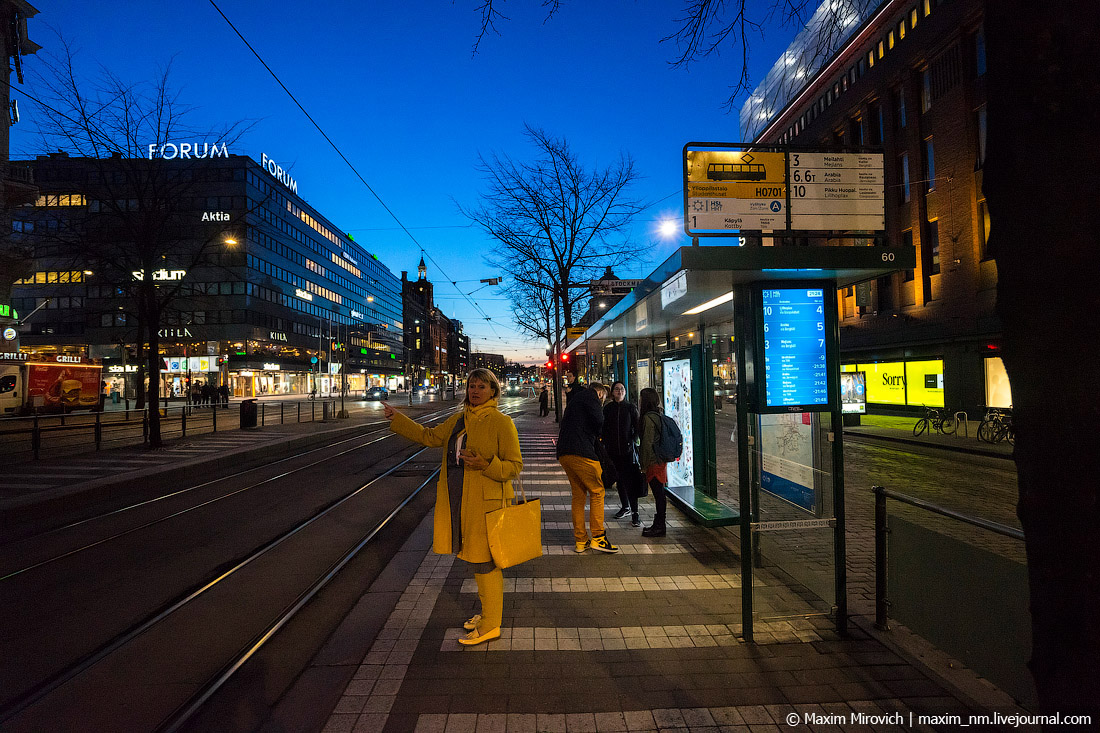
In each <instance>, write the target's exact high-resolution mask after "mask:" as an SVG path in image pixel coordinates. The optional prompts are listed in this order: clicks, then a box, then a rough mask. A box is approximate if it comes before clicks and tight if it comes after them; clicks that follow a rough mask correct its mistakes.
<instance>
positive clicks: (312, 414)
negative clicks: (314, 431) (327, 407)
mask: <svg viewBox="0 0 1100 733" xmlns="http://www.w3.org/2000/svg"><path fill="white" fill-rule="evenodd" d="M309 421H310V422H317V403H316V402H310V403H309Z"/></svg>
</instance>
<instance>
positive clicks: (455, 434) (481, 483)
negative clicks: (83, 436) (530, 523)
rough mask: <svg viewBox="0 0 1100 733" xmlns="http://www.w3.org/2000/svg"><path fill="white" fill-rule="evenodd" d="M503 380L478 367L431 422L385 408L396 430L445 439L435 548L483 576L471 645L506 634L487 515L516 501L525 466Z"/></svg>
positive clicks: (467, 639)
mask: <svg viewBox="0 0 1100 733" xmlns="http://www.w3.org/2000/svg"><path fill="white" fill-rule="evenodd" d="M499 397H500V382H498V381H497V378H496V375H494V374H493V373H492V372H490V371H489V370H488V369H474V370H473V371H471V372H470V375H469V377H467V379H466V400H465V403H464V408H463V410H462V411H461V412H459V413H456V414H455V415H452V416H451V417H449V418H448V419H447V420H445V421H444V422H443V423H442V424H441V425H438V426H436V427H433V428H427V427H424V426H422V425H419V424H417V423H415V422H413V421H412V420H411V419H409V418H408V417H406V416H405V415H403V414H401V413H400V412H398V411H397V410H395V409H394V408H393V407H392V406H391V405H390V404H389V403H388V402H387V403H384V404H383V407H382V409H383V412H384V413H385V415H386V418H387V419H389V420H390V430H392V431H393V432H395V433H397V434H398V435H403V436H405V437H406V438H408V439H409V440H412V441H413V442H416V443H420V444H421V445H426V446H428V447H439V446H446V449H445V450H444V452H443V468H442V470H441V471H440V474H439V482H438V484H437V485H436V497H435V526H434V533H433V538H432V549H433V550H434V551H435V552H436V553H438V554H441V555H448V554H455V555H456V556H457V557H458V559H459V560H463V561H464V562H466V563H468V564H469V565H470V568H471V570H472V571H473V574H474V580H476V581H477V594H478V598H479V600H480V601H481V613H478V614H474V616H473V617H472V618H471V619H469V620H468V621H466V623H464V624H463V628H465V629H466V630H467V631H469V633H468V634H466V635H465V636H462V637H460V638H459V640H458V642H459V643H460V644H465V645H473V644H481V643H482V642H486V641H490V640H492V639H496V638H498V637H499V636H500V625H501V621H502V617H503V614H504V574H503V573H502V572H501V570H500V568H498V567H496V565H495V564H494V563H493V556H492V554H491V553H490V551H489V534H488V531H487V529H486V526H485V515H486V514H488V513H489V512H492V511H495V510H497V509H500V508H501V506H502V505H503V504H505V503H509V504H510V503H511V502H512V500H513V498H514V497H515V494H514V493H513V490H512V480H513V479H516V478H518V477H519V475H520V472H521V471H522V470H523V457H522V455H520V449H519V434H518V433H517V432H516V425H515V423H514V422H512V418H510V417H508V416H507V415H505V414H504V413H502V412H501V411H500V410H498V409H497V398H499Z"/></svg>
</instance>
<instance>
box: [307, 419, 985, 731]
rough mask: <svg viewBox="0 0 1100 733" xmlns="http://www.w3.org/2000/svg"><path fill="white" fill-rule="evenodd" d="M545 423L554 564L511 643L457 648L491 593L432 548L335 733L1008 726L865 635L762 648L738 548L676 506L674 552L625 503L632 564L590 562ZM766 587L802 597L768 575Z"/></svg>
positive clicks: (509, 590) (508, 605)
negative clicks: (749, 626)
mask: <svg viewBox="0 0 1100 733" xmlns="http://www.w3.org/2000/svg"><path fill="white" fill-rule="evenodd" d="M534 414H535V413H534V412H532V413H528V414H525V415H522V416H518V417H517V418H516V422H517V426H518V427H519V432H520V440H521V444H522V447H523V454H524V460H525V469H524V484H525V486H526V491H527V494H528V496H529V497H530V496H532V495H534V496H539V497H540V498H542V500H543V501H544V507H543V521H544V525H543V542H544V544H545V554H544V556H543V557H542V558H539V559H537V560H534V561H532V562H529V563H526V564H524V565H521V566H519V567H516V568H511V569H509V570H506V571H505V579H506V589H505V613H504V617H505V618H504V627H503V629H502V635H501V638H500V639H498V640H495V641H492V642H489V643H487V644H483V645H480V646H477V647H463V646H461V645H459V644H458V643H457V638H458V636H459V634H460V633H462V632H461V629H460V627H461V623H462V621H464V620H465V619H466V618H468V617H469V616H470V615H471V614H472V613H473V612H474V610H475V607H476V589H475V587H474V584H473V582H472V580H471V579H470V578H469V577H468V574H467V572H466V569H465V567H463V564H462V563H456V562H454V560H453V558H452V557H451V556H437V555H434V554H432V553H431V552H430V551H429V550H428V548H427V543H426V542H425V543H424V555H423V561H422V562H421V563H420V566H419V569H418V570H416V572H415V575H414V576H413V578H412V580H411V582H409V584H408V586H407V587H406V588H405V589H404V591H403V592H402V593H401V594H400V600H398V602H397V605H396V607H395V608H394V610H393V612H392V614H390V616H389V618H388V620H387V621H386V622H385V624H384V625H383V627H382V629H381V631H380V632H379V633H378V634H377V636H376V638H375V639H374V642H373V645H372V646H371V647H370V651H369V652H368V653H367V654H366V656H365V658H363V659H362V661H361V663H359V664H358V666H357V667H356V669H355V672H354V679H352V681H351V682H350V683H349V684H348V685H347V687H346V688H345V689H344V690H343V694H342V696H341V697H340V698H339V701H338V703H337V705H336V707H335V709H334V710H333V711H332V713H331V715H330V716H329V718H328V722H327V725H326V726H325V728H324V730H325V731H331V732H336V731H356V732H368V731H369V732H371V733H375V732H377V731H386V732H387V733H391V732H392V733H397V732H399V731H421V732H424V733H428V732H438V733H460V732H462V731H469V732H470V733H481V732H484V731H554V732H557V733H573V732H574V731H577V732H580V731H584V732H602V731H657V730H677V731H708V732H709V731H778V730H781V729H782V730H787V729H792V730H810V729H813V730H826V729H828V730H934V729H935V730H939V729H948V728H953V727H954V726H955V724H958V723H966V722H968V715H970V714H991V711H990V710H988V709H980V710H979V709H976V708H973V707H968V706H970V705H971V703H970V702H969V699H968V698H964V696H962V695H959V694H958V693H957V692H955V691H953V690H951V689H947V688H946V687H945V686H944V685H943V684H941V682H939V681H937V679H936V678H934V677H933V676H932V675H929V674H927V672H926V670H925V669H924V668H923V667H921V666H920V665H915V664H913V663H911V662H910V661H909V660H908V658H907V657H904V656H902V655H899V654H898V653H895V652H894V651H892V650H891V649H890V648H888V647H887V646H886V645H884V644H883V643H882V642H881V641H879V640H877V639H875V638H873V637H872V636H870V635H869V634H868V633H866V632H865V631H863V630H862V629H861V628H860V627H858V626H855V627H853V629H852V631H851V633H850V634H849V636H847V637H845V638H841V637H839V636H838V635H837V634H836V633H835V631H834V630H833V622H832V620H831V619H829V618H827V617H825V616H820V615H791V616H789V617H787V618H783V619H772V620H770V621H759V620H758V621H757V622H756V623H755V641H756V643H753V644H748V643H745V642H744V641H743V639H742V638H741V637H740V633H741V593H740V586H741V574H740V566H739V560H738V558H737V555H736V554H735V550H736V547H737V545H736V543H731V542H730V538H731V535H729V533H728V532H716V531H714V530H708V529H705V528H702V527H698V526H695V525H692V524H690V523H689V522H687V521H686V520H685V519H683V518H682V517H681V516H680V515H678V513H677V512H676V511H675V509H673V508H672V507H671V506H670V522H669V532H668V536H667V537H664V538H643V537H641V535H640V532H639V530H637V529H633V528H631V527H630V526H629V523H628V522H616V521H614V520H612V519H611V516H610V515H611V514H612V513H614V511H615V510H616V509H617V508H618V506H617V505H618V501H617V499H615V498H610V499H609V500H608V502H607V510H606V514H607V517H608V536H609V538H610V539H611V540H612V541H613V542H615V543H616V544H618V545H619V546H620V547H621V548H622V551H621V552H620V553H618V554H614V555H609V554H602V553H597V552H595V551H592V550H589V551H588V552H585V553H583V554H577V553H575V552H573V537H572V531H571V525H570V519H569V501H568V496H569V489H568V483H567V482H566V480H565V477H564V474H563V473H562V472H561V471H560V469H559V468H558V465H557V462H556V461H555V459H554V451H553V442H552V440H553V437H554V435H555V434H556V424H555V423H554V422H553V419H552V418H550V419H545V420H544V419H540V418H537V417H535V416H534ZM754 587H759V588H760V589H761V590H762V591H766V590H769V589H770V590H772V591H774V592H777V593H781V592H784V591H785V590H786V589H785V588H783V587H782V583H781V582H780V580H779V579H777V578H775V577H772V576H770V575H769V574H767V573H766V572H762V573H759V574H757V575H756V576H755V578H754ZM922 715H923V716H941V717H930V718H925V719H924V720H922V719H921V718H920V716H922ZM861 716H862V717H861ZM942 716H958V718H950V717H946V718H945V717H942Z"/></svg>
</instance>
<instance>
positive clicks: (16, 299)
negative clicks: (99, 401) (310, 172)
mask: <svg viewBox="0 0 1100 733" xmlns="http://www.w3.org/2000/svg"><path fill="white" fill-rule="evenodd" d="M143 152H144V151H143ZM13 166H19V167H23V168H25V169H27V170H29V171H30V172H31V173H32V174H33V176H34V178H35V180H37V181H39V189H40V190H39V194H38V197H37V200H36V201H35V202H34V204H32V205H28V206H24V207H21V208H20V209H18V210H16V211H15V212H14V213H13V222H12V228H13V233H12V237H13V242H14V243H16V244H19V245H20V246H22V247H24V248H25V249H26V251H28V252H29V253H30V255H31V258H32V268H31V269H32V270H33V272H32V273H31V274H29V275H28V276H26V277H23V278H20V279H19V280H17V281H16V283H15V285H14V287H13V290H12V305H13V307H15V308H17V309H18V310H19V312H20V313H21V314H23V315H24V317H25V320H26V322H25V323H24V324H23V326H22V333H21V338H22V349H23V351H30V352H33V353H39V354H44V355H49V354H81V355H84V356H87V357H91V358H97V359H101V360H102V361H103V363H104V365H105V367H106V369H105V372H106V373H107V374H108V375H109V379H110V381H111V384H110V387H111V388H112V390H114V389H118V390H119V391H125V392H126V393H127V394H128V396H133V395H134V394H135V393H136V390H137V389H139V385H138V384H137V377H136V375H137V374H138V373H140V369H141V367H140V366H139V365H138V363H137V362H138V359H137V356H136V352H137V351H138V349H137V340H138V331H139V323H140V320H141V318H142V313H141V309H140V308H137V307H136V306H135V298H134V291H135V288H134V283H135V281H138V280H142V279H144V278H145V277H151V278H152V279H153V280H156V281H158V282H157V292H158V294H164V298H165V300H166V302H167V303H168V305H167V307H165V309H164V310H163V312H162V314H161V317H160V319H159V321H158V323H157V326H158V328H157V331H158V336H159V339H160V356H161V357H162V364H163V366H162V370H163V374H162V377H163V380H162V381H163V384H162V390H163V393H162V394H163V396H168V397H170V396H177V395H180V394H182V393H184V392H185V391H186V388H187V386H188V384H189V383H203V382H210V383H211V384H214V385H220V384H223V383H224V384H227V385H228V386H229V388H230V390H231V392H232V393H233V394H235V395H238V396H248V397H251V396H257V395H263V394H302V393H307V392H310V391H312V390H318V391H322V392H326V393H331V392H332V391H334V390H336V389H339V387H340V386H341V383H342V382H343V380H344V376H343V375H346V378H347V381H348V386H349V388H351V389H363V388H366V387H369V386H373V385H378V384H381V385H389V386H394V385H396V383H397V382H398V381H399V380H401V379H402V378H403V376H402V374H403V365H404V352H403V346H402V329H403V322H402V312H401V290H400V283H399V281H398V279H397V278H396V277H394V275H393V273H391V272H390V270H389V269H388V268H386V266H385V265H383V264H382V263H381V262H380V261H378V259H377V257H375V256H373V255H372V254H370V253H369V252H368V251H367V250H366V249H364V248H363V247H362V246H360V245H359V244H358V243H356V242H355V241H353V240H352V239H351V238H350V237H349V236H347V235H345V234H343V233H341V232H340V230H339V229H338V228H337V227H336V226H334V225H333V224H332V223H330V222H329V221H328V220H326V219H325V218H324V217H323V216H322V215H321V214H320V213H319V212H317V211H316V210H315V209H313V208H312V207H311V206H309V204H307V203H306V202H305V200H304V199H303V198H302V197H301V196H299V195H298V193H297V182H296V181H294V180H293V179H292V178H291V177H290V175H289V174H288V173H287V172H286V171H284V170H282V168H281V167H279V166H277V165H276V164H275V163H274V162H272V160H271V159H270V158H269V157H268V156H267V155H266V154H264V155H263V156H262V157H261V162H260V163H257V162H256V161H254V160H253V159H251V158H249V157H247V156H243V155H232V154H230V153H229V151H228V150H227V149H226V147H225V146H224V145H221V146H218V145H207V144H205V143H178V144H175V143H168V144H166V145H164V146H160V147H159V148H157V147H155V146H150V149H149V151H148V159H133V158H123V157H121V156H117V157H115V158H110V159H89V158H71V157H68V156H67V155H65V154H63V153H56V154H51V155H47V156H39V157H38V158H36V159H35V160H26V161H16V162H13ZM142 181H144V182H146V183H148V182H149V181H153V182H160V184H161V185H160V189H161V194H160V198H159V199H156V200H153V199H152V198H150V197H149V196H148V195H146V194H144V191H145V190H146V188H148V187H147V186H141V185H138V184H139V182H142ZM164 191H168V192H170V193H167V194H165V193H164ZM151 209H160V210H164V211H165V212H166V213H165V214H164V217H165V223H164V224H163V226H162V227H161V228H160V229H156V230H155V231H157V232H160V233H162V234H163V243H162V245H160V248H159V249H156V250H155V251H154V253H153V257H154V259H153V260H152V261H153V265H154V266H153V268H152V271H151V272H149V273H146V272H145V271H144V268H131V267H129V266H119V265H117V264H114V263H112V262H110V261H106V260H107V259H108V258H106V257H105V253H106V252H108V251H111V252H116V253H117V252H120V251H125V246H126V242H125V239H126V237H127V236H129V235H127V233H126V232H127V226H126V225H127V222H131V223H135V225H136V223H140V222H144V221H146V220H145V219H142V217H145V216H147V215H148V214H149V213H150V212H149V210H151ZM131 217H132V218H131ZM141 231H149V230H148V229H142V230H141ZM111 237H115V238H118V237H121V238H122V240H123V242H122V244H121V245H119V244H117V243H114V242H108V241H107V240H108V238H111ZM108 245H111V246H113V247H114V249H112V250H109V249H108ZM120 267H121V269H120ZM126 270H129V271H126ZM32 313H33V316H30V315H29V314H32ZM28 316H29V317H28Z"/></svg>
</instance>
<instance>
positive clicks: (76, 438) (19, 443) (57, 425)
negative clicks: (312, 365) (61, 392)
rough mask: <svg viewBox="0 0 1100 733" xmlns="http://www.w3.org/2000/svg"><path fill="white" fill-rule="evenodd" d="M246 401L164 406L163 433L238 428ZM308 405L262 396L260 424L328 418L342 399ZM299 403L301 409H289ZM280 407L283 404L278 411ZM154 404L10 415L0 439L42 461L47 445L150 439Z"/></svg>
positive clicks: (9, 449)
mask: <svg viewBox="0 0 1100 733" xmlns="http://www.w3.org/2000/svg"><path fill="white" fill-rule="evenodd" d="M241 404H243V403H240V402H235V403H230V404H224V403H217V404H214V405H193V404H189V405H178V406H165V407H160V408H158V410H159V412H160V428H161V437H162V438H173V437H180V438H185V437H187V435H188V433H191V434H192V435H194V434H198V433H216V432H218V431H219V430H222V431H225V430H235V429H237V428H239V427H240V422H239V419H234V415H236V416H237V417H238V418H239V416H240V409H241ZM305 404H306V405H307V407H306V409H305V410H303V409H302V405H303V402H301V401H297V402H293V403H284V402H277V403H276V402H259V401H257V404H256V407H257V412H258V415H257V421H258V425H257V427H263V426H265V425H267V424H268V423H269V422H270V423H271V424H276V418H277V423H278V424H280V425H281V424H284V423H286V422H288V421H289V420H291V419H293V421H294V422H299V423H300V422H316V421H318V420H320V421H321V422H327V421H328V420H329V419H331V418H332V417H333V416H334V415H335V413H336V400H334V399H331V398H328V399H324V400H314V401H310V402H308V403H305ZM289 405H296V409H293V410H291V409H288V406H289ZM276 407H277V408H278V409H277V411H276ZM149 423H150V416H149V408H147V407H146V408H143V409H141V410H115V411H108V412H103V411H95V412H86V413H85V412H81V413H71V414H67V415H66V414H59V415H33V416H31V417H23V418H5V419H4V420H3V421H2V422H0V442H2V443H3V444H4V445H5V446H6V449H5V451H6V453H7V455H8V456H9V457H10V458H15V457H17V456H18V455H19V454H20V453H24V454H25V453H28V452H29V453H30V454H31V455H32V457H33V459H34V460H36V461H37V460H39V459H40V458H41V454H42V451H43V449H44V448H49V449H51V450H68V451H73V452H83V451H85V450H89V449H94V450H96V451H99V450H101V449H103V447H104V446H107V447H120V446H124V445H136V444H141V443H147V442H149Z"/></svg>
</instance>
